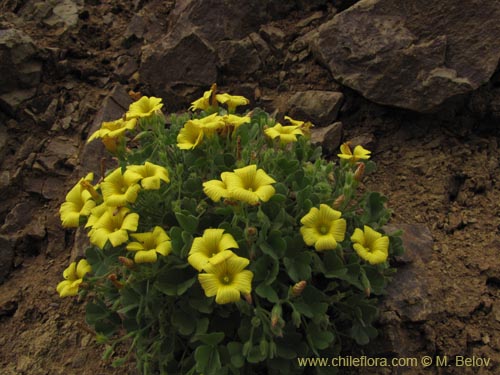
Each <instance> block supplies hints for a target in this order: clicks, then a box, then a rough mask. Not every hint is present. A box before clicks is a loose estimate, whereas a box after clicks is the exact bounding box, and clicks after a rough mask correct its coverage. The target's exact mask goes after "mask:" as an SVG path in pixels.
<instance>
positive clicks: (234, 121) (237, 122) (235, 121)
mask: <svg viewBox="0 0 500 375" xmlns="http://www.w3.org/2000/svg"><path fill="white" fill-rule="evenodd" d="M222 121H224V123H225V124H226V126H232V127H233V128H235V129H238V128H239V127H240V126H241V125H243V124H248V123H250V121H252V119H251V118H250V116H237V115H224V116H222Z"/></svg>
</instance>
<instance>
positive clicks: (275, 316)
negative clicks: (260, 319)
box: [271, 303, 283, 328]
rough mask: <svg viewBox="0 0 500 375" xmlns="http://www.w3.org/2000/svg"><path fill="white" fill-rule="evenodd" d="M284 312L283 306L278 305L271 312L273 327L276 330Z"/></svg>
mask: <svg viewBox="0 0 500 375" xmlns="http://www.w3.org/2000/svg"><path fill="white" fill-rule="evenodd" d="M282 312H283V309H282V308H281V305H280V304H279V303H277V304H276V305H274V307H273V309H272V310H271V327H273V328H275V327H276V325H277V324H278V322H279V321H280V319H281V314H282Z"/></svg>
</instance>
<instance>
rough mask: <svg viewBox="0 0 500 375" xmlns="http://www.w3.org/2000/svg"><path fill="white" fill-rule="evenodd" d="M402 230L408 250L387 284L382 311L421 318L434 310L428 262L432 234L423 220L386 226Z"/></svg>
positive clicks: (412, 319)
mask: <svg viewBox="0 0 500 375" xmlns="http://www.w3.org/2000/svg"><path fill="white" fill-rule="evenodd" d="M398 229H401V230H402V231H403V235H402V240H403V246H404V248H405V253H404V255H403V256H402V257H400V258H399V260H398V261H399V263H401V265H400V266H399V267H398V272H397V273H396V275H395V276H394V278H393V280H392V281H391V283H390V284H389V287H388V288H387V298H385V299H384V302H383V306H382V308H381V311H397V314H398V317H399V318H400V319H401V320H402V321H410V322H421V321H424V320H426V319H427V317H428V316H429V314H430V313H431V311H432V307H431V306H430V305H429V302H428V301H429V298H428V297H427V293H428V290H429V288H428V280H429V275H428V273H429V271H428V267H427V266H426V264H427V263H428V262H429V261H430V260H431V258H432V252H433V244H434V241H433V238H432V234H431V232H430V230H429V229H428V228H427V226H425V225H423V224H391V225H387V226H385V227H384V231H385V232H386V233H392V232H394V231H396V230H398Z"/></svg>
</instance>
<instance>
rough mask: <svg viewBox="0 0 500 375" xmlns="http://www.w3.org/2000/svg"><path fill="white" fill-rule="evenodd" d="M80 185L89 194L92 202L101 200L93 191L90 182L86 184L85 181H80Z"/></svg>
mask: <svg viewBox="0 0 500 375" xmlns="http://www.w3.org/2000/svg"><path fill="white" fill-rule="evenodd" d="M80 185H81V186H82V188H84V189H85V190H87V191H88V192H89V193H90V195H91V196H92V198H94V200H96V201H98V200H100V199H101V195H100V194H99V193H98V192H97V191H96V190H95V189H94V187H93V186H92V184H91V183H90V182H88V181H87V180H81V181H80Z"/></svg>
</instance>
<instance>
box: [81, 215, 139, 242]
mask: <svg viewBox="0 0 500 375" xmlns="http://www.w3.org/2000/svg"><path fill="white" fill-rule="evenodd" d="M138 225H139V215H138V214H136V213H130V210H129V209H128V208H126V207H121V208H120V209H116V208H114V207H108V209H106V211H104V213H103V214H102V215H101V217H100V218H99V219H97V221H96V222H95V223H93V225H92V230H91V231H90V233H89V236H90V242H91V243H93V244H94V245H96V246H98V247H99V248H101V249H103V248H104V245H106V243H107V242H108V241H109V242H110V243H111V245H113V247H117V246H119V245H121V244H123V243H125V242H127V241H128V232H135V231H136V230H137V226H138Z"/></svg>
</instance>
